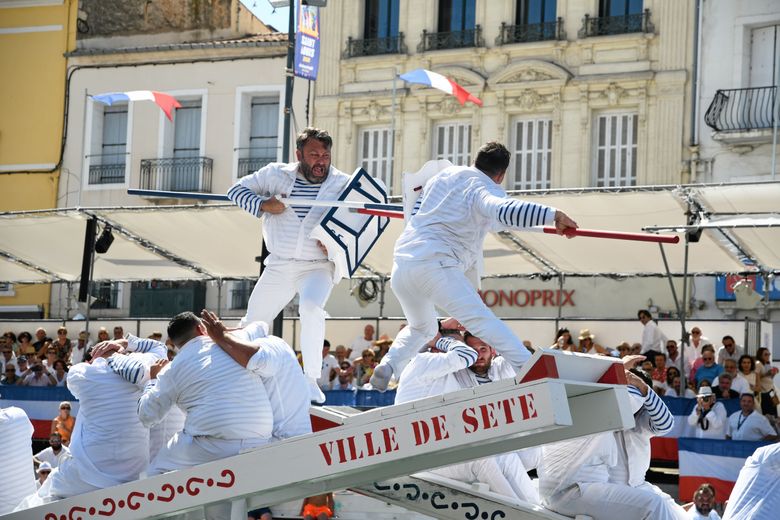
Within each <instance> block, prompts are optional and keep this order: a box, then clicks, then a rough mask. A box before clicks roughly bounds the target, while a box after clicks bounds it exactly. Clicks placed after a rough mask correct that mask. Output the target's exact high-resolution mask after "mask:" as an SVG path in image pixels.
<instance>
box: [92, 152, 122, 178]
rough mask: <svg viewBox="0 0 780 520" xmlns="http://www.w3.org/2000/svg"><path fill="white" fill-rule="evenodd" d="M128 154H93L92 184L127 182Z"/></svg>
mask: <svg viewBox="0 0 780 520" xmlns="http://www.w3.org/2000/svg"><path fill="white" fill-rule="evenodd" d="M126 159H127V154H124V153H121V154H120V153H112V154H103V155H92V156H90V159H89V183H90V184H116V183H123V182H125V160H126Z"/></svg>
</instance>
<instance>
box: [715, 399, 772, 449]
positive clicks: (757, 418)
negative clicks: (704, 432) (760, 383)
mask: <svg viewBox="0 0 780 520" xmlns="http://www.w3.org/2000/svg"><path fill="white" fill-rule="evenodd" d="M739 406H740V408H741V410H740V411H738V412H734V413H733V414H731V415H730V416H729V419H728V426H727V428H726V438H727V439H734V440H735V441H776V440H777V439H778V437H777V432H776V431H775V429H774V427H773V426H772V425H771V424H770V423H769V419H767V418H766V416H765V415H761V414H760V413H758V412H757V411H756V400H755V397H754V396H753V394H752V393H748V394H742V396H741V397H740V398H739Z"/></svg>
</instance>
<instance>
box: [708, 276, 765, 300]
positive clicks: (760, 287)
mask: <svg viewBox="0 0 780 520" xmlns="http://www.w3.org/2000/svg"><path fill="white" fill-rule="evenodd" d="M743 279H747V280H748V282H750V284H751V287H752V288H753V290H754V291H756V293H758V294H760V295H761V296H763V295H764V277H763V276H755V275H748V276H740V275H727V276H718V277H717V278H716V279H715V299H717V300H725V301H734V300H736V297H735V296H734V285H735V284H736V283H737V282H739V281H740V280H743ZM769 285H770V287H769V289H770V290H769V299H770V300H780V288H779V287H778V283H777V280H776V279H772V280H771V281H770V284H769Z"/></svg>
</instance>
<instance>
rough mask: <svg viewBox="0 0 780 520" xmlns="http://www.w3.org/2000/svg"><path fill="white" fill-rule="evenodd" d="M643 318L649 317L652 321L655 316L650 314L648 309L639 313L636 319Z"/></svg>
mask: <svg viewBox="0 0 780 520" xmlns="http://www.w3.org/2000/svg"><path fill="white" fill-rule="evenodd" d="M642 316H647V317H648V318H649V319H651V320H652V319H653V315H652V314H650V311H648V310H647V309H642V310H639V311H637V313H636V317H637V318H638V319H642Z"/></svg>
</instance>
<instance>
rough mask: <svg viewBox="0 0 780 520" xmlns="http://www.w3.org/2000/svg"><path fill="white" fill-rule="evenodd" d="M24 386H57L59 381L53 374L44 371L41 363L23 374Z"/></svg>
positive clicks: (37, 363)
mask: <svg viewBox="0 0 780 520" xmlns="http://www.w3.org/2000/svg"><path fill="white" fill-rule="evenodd" d="M21 377H22V386H55V385H56V384H57V380H56V379H54V376H53V375H51V372H49V371H48V370H44V368H43V365H42V364H41V363H40V362H36V363H35V364H33V365H32V366H31V367H30V368H28V369H27V370H26V371H25V372H24V373H22V376H21Z"/></svg>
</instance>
